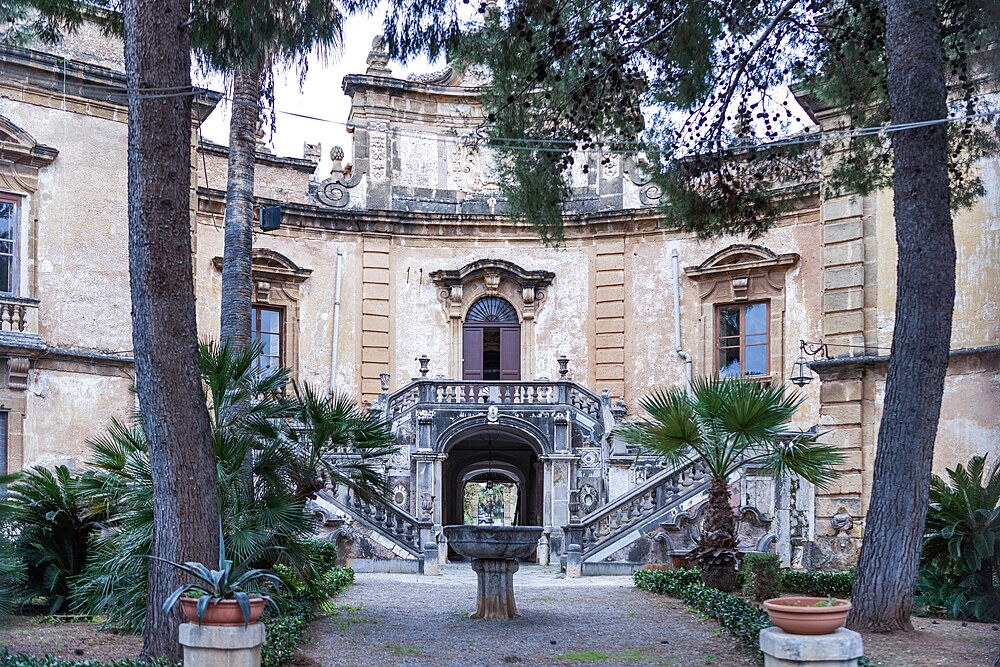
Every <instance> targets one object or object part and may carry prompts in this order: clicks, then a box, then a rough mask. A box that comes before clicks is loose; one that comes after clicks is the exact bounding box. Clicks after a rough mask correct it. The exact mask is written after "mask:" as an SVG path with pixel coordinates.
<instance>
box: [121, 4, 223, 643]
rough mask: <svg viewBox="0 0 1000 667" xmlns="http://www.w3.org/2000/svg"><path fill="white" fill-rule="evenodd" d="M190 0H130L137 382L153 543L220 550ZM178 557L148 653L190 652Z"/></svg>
mask: <svg viewBox="0 0 1000 667" xmlns="http://www.w3.org/2000/svg"><path fill="white" fill-rule="evenodd" d="M189 6H190V5H189V2H188V0H128V2H127V3H126V5H125V62H126V72H127V77H128V79H127V80H128V86H129V94H128V112H129V115H128V223H129V271H130V275H131V285H132V338H133V347H134V349H135V374H136V388H137V391H138V394H139V404H140V406H141V407H142V421H143V426H144V427H145V431H146V436H147V439H148V441H149V459H150V466H151V468H152V473H153V548H152V550H153V555H155V556H158V557H160V558H166V559H169V560H173V561H187V560H196V561H204V562H207V563H212V562H213V560H212V559H213V558H217V554H218V535H219V528H218V525H219V524H218V522H219V509H218V501H217V490H216V484H217V481H216V475H215V458H214V455H213V452H212V438H211V432H210V427H209V421H208V410H207V409H206V407H205V398H204V396H203V395H202V389H201V380H200V377H199V372H198V332H197V328H196V322H195V308H194V283H193V271H192V265H191V254H192V251H191V211H190V195H191V96H190V95H163V96H160V97H158V96H156V94H155V93H153V92H142V91H181V92H184V91H188V90H190V87H191V48H190V36H189V32H188V26H187V20H188V11H189ZM177 579H178V577H177V573H176V571H175V570H174V568H172V567H169V566H165V565H164V564H162V563H158V562H150V563H149V596H148V598H147V601H146V614H147V616H146V626H145V629H144V633H143V639H144V641H143V649H142V655H143V656H144V657H153V656H162V657H166V658H169V659H171V660H179V659H180V647H179V646H178V644H177V626H178V621H179V615H178V614H177V612H176V611H175V612H173V613H168V614H164V613H163V611H162V610H161V608H160V607H161V605H162V604H163V601H164V600H165V599H166V597H167V596H168V595H169V593H170V592H171V591H172V590H173V589H174V587H175V585H176V583H177Z"/></svg>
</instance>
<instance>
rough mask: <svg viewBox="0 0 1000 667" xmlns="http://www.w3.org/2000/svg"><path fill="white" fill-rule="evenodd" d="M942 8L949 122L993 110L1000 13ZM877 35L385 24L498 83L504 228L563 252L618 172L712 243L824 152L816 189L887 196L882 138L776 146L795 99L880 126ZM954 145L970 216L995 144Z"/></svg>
mask: <svg viewBox="0 0 1000 667" xmlns="http://www.w3.org/2000/svg"><path fill="white" fill-rule="evenodd" d="M357 4H359V5H365V4H366V3H365V2H364V1H363V0H361V1H359V2H358V3H357ZM938 8H939V11H940V14H941V22H942V26H943V28H944V30H943V35H944V36H943V46H944V50H945V59H946V63H945V67H946V69H947V74H948V77H949V83H950V85H951V86H952V91H953V95H952V97H953V113H954V114H956V115H958V114H962V115H966V114H967V115H972V114H976V113H979V112H983V111H986V110H988V109H989V108H990V107H989V102H988V99H987V97H986V96H984V95H983V93H984V91H985V90H986V87H988V85H990V84H989V83H988V79H989V77H988V73H989V71H990V67H991V66H994V67H995V65H996V61H995V60H992V61H991V60H990V59H991V58H993V56H992V55H991V53H992V52H991V51H990V49H991V48H992V49H993V51H995V40H996V37H997V23H998V22H997V20H996V19H997V15H998V14H1000V11H998V10H997V9H996V3H990V2H987V1H986V0H939V2H938ZM884 31H885V15H884V7H883V5H882V3H878V2H869V1H868V0H846V1H845V2H838V3H829V2H824V1H823V0H757V1H754V2H745V1H744V2H735V3H734V2H730V1H728V0H707V1H706V0H666V1H664V2H655V3H649V2H643V1H641V0H616V1H615V2H608V3H595V2H591V1H590V0H543V1H542V2H535V1H534V0H531V1H529V0H514V1H512V2H505V3H500V4H499V5H495V4H492V3H487V2H481V3H479V4H478V11H477V10H476V5H472V6H471V8H470V5H469V3H468V2H467V0H389V12H388V14H387V16H386V23H385V36H386V39H387V43H388V47H389V51H390V53H391V54H392V55H394V56H397V57H401V58H404V59H405V58H407V57H411V56H415V55H417V54H420V53H427V54H428V55H430V56H431V57H435V56H437V55H439V54H446V55H447V56H448V58H449V59H451V60H452V61H453V62H454V63H456V64H457V65H459V66H468V65H471V64H476V65H482V66H485V67H486V68H487V69H488V70H489V71H491V72H492V75H493V76H492V78H493V81H492V86H491V88H490V89H489V90H486V91H484V98H483V99H484V103H485V110H486V112H487V122H485V123H484V124H483V127H481V128H480V134H481V135H483V136H486V137H489V139H488V145H489V147H491V148H493V149H495V150H496V151H498V153H499V155H500V157H499V160H498V162H499V164H500V165H501V168H500V175H501V177H502V178H501V184H502V185H501V187H502V188H503V194H504V195H505V196H506V197H507V199H508V202H509V210H510V212H511V214H512V215H513V216H515V217H519V218H523V219H525V220H527V221H528V222H530V223H531V224H533V225H534V226H535V227H536V228H537V229H538V231H539V234H540V235H541V237H542V239H543V240H544V241H546V242H549V243H559V242H560V241H561V239H562V238H563V228H562V225H563V220H564V217H563V214H564V212H565V210H566V209H565V208H564V204H565V203H566V201H567V199H568V198H569V197H570V196H571V195H572V194H573V191H574V190H573V184H574V183H575V182H579V181H580V180H582V179H584V178H586V177H587V174H588V173H593V172H594V171H596V170H598V169H599V168H600V167H601V166H602V165H609V164H611V163H612V161H614V160H618V159H623V160H624V170H625V172H626V173H627V174H628V177H629V178H630V179H631V180H632V181H633V182H634V183H636V184H638V185H639V187H640V190H642V191H643V192H644V193H645V194H647V195H649V196H650V197H651V199H652V200H658V201H659V202H661V204H662V206H661V208H662V212H663V214H664V216H665V219H664V224H666V225H667V226H670V227H673V228H678V229H683V230H688V231H692V232H695V233H697V234H698V235H699V236H703V237H705V236H715V235H719V234H728V233H733V234H744V235H747V236H749V237H750V238H754V237H758V236H760V235H761V234H763V233H764V232H765V231H766V230H767V229H769V228H770V226H771V225H772V224H773V223H774V221H775V220H776V219H777V217H779V216H780V215H781V214H783V213H784V212H786V211H788V210H789V208H790V207H791V206H793V205H795V201H796V197H795V196H793V195H794V194H795V192H796V190H797V189H798V188H802V187H807V186H814V185H815V183H817V182H818V180H819V172H818V158H819V157H820V155H821V154H823V153H828V154H829V153H833V152H836V153H837V159H838V160H839V165H838V166H837V167H836V168H835V169H834V171H833V173H832V174H831V175H830V176H829V177H827V178H824V182H823V187H825V188H828V189H829V190H830V191H831V194H833V193H837V192H857V193H861V194H867V193H869V192H872V191H874V190H876V189H878V188H881V187H884V186H886V185H887V184H888V183H889V178H890V171H889V168H890V165H891V162H890V158H891V142H890V141H889V140H888V137H887V136H884V135H880V134H869V135H866V136H860V135H853V136H850V137H849V138H844V139H843V140H841V141H836V142H829V143H824V144H822V145H818V144H817V143H816V142H814V141H812V140H811V139H809V138H803V139H802V144H801V145H797V146H782V147H781V148H775V147H773V146H771V144H773V143H774V142H776V141H777V140H779V139H788V138H792V139H795V138H796V137H800V136H801V132H802V130H803V128H804V127H806V126H807V125H808V124H809V123H810V119H809V117H808V115H807V114H806V113H803V110H801V109H800V108H799V106H798V105H797V104H796V103H795V102H794V101H792V100H791V99H789V97H788V96H787V95H786V94H785V93H786V91H787V90H788V89H789V87H794V88H795V89H796V90H797V91H798V92H799V93H800V94H801V96H802V97H804V98H805V99H807V100H808V102H807V106H809V107H810V109H808V110H807V111H812V112H817V111H824V110H828V109H831V108H838V109H840V110H841V111H842V113H841V114H840V115H839V116H838V120H837V121H836V123H835V125H836V126H837V128H836V129H839V130H853V129H857V128H863V127H873V126H878V125H883V124H885V123H887V122H888V118H889V115H888V103H887V93H886V76H885V73H886V68H885V48H884V47H885V45H884ZM991 63H992V64H991ZM643 112H645V113H643ZM644 116H645V117H646V118H645V120H644ZM949 136H950V139H951V146H952V152H951V158H950V162H949V167H950V173H951V180H952V191H953V195H952V205H953V206H954V207H955V208H960V207H964V206H968V205H970V204H971V203H972V202H973V201H974V200H975V199H976V197H978V196H980V195H981V194H982V193H983V186H982V182H981V180H980V178H979V175H978V174H977V173H976V171H975V167H974V164H975V160H976V159H977V158H978V157H980V156H982V155H986V154H990V153H993V152H995V151H996V150H997V149H998V145H997V137H996V134H995V133H994V132H993V130H992V128H991V127H990V123H989V122H986V121H982V120H981V121H974V120H969V121H965V122H960V123H953V124H951V125H950V127H949Z"/></svg>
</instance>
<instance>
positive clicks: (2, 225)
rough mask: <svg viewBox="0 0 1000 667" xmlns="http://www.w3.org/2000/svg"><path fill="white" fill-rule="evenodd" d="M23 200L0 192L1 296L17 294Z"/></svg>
mask: <svg viewBox="0 0 1000 667" xmlns="http://www.w3.org/2000/svg"><path fill="white" fill-rule="evenodd" d="M20 217H21V198H20V197H18V196H15V195H9V194H6V193H2V192H0V294H8V295H14V294H17V242H18V232H19V227H20V225H19V224H18V223H19V220H20Z"/></svg>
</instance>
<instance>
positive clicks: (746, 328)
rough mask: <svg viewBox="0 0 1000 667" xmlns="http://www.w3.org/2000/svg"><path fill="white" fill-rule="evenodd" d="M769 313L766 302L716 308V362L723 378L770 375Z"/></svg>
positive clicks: (735, 304)
mask: <svg viewBox="0 0 1000 667" xmlns="http://www.w3.org/2000/svg"><path fill="white" fill-rule="evenodd" d="M768 310H769V308H768V303H767V302H766V301H761V302H757V303H734V304H726V305H721V306H717V307H716V310H715V312H716V316H717V319H716V321H717V326H716V332H717V334H718V338H717V342H718V345H717V356H716V359H717V370H718V374H719V377H720V378H742V377H747V378H754V377H763V376H767V375H768V374H769V370H768V366H769V364H768V357H769V356H770V336H769V333H770V332H769V329H770V327H769V318H768Z"/></svg>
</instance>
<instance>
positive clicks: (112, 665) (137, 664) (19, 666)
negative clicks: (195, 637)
mask: <svg viewBox="0 0 1000 667" xmlns="http://www.w3.org/2000/svg"><path fill="white" fill-rule="evenodd" d="M0 667H180V663H172V662H169V661H167V660H161V659H159V658H154V659H153V660H149V661H143V660H115V661H113V662H97V661H96V660H66V659H63V658H56V657H55V656H51V655H46V656H44V657H39V656H34V655H25V654H23V653H11V652H9V651H8V650H7V649H5V648H3V647H0Z"/></svg>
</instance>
